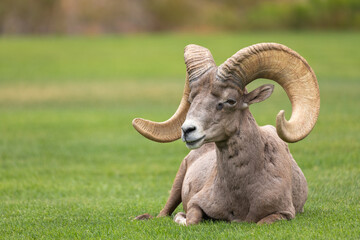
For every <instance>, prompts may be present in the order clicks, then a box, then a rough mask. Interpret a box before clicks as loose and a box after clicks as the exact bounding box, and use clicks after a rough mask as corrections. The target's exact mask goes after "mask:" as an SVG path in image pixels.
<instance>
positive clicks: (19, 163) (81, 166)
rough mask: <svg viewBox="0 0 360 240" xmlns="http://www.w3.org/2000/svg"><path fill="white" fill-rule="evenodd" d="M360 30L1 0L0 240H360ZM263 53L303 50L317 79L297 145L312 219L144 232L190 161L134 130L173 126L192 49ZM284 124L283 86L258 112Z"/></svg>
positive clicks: (108, 4) (232, 9) (231, 13)
mask: <svg viewBox="0 0 360 240" xmlns="http://www.w3.org/2000/svg"><path fill="white" fill-rule="evenodd" d="M359 21H360V17H359V1H355V0H354V1H346V0H323V1H321V0H316V1H314V0H308V1H306V0H302V1H232V0H227V1H222V2H221V3H220V2H217V1H204V0H202V1H188V0H186V1H168V0H157V1H155V0H151V1H141V0H135V1H125V0H121V1H111V0H101V1H100V0H98V1H95V0H88V1H82V0H78V1H75V0H74V1H72V0H36V1H35V0H28V1H21V0H12V1H10V0H2V1H1V2H0V33H1V36H0V239H20V238H21V239H24V238H25V239H49V238H52V239H53V238H55V239H79V238H81V239H89V238H90V239H92V238H95V239H100V238H101V239H103V238H106V239H109V238H110V239H222V238H223V239H238V238H246V239H264V238H269V239H357V238H359V236H360V217H359V216H360V162H359V161H360V151H359V149H360V111H359V106H360V67H359V66H360V46H359V43H360V32H359V27H360V22H359ZM259 42H278V43H282V44H285V45H287V46H288V47H290V48H292V49H294V50H295V51H297V52H298V53H299V54H300V55H302V56H303V57H304V58H305V59H307V61H308V62H309V64H310V65H311V66H312V68H313V69H314V71H315V73H316V75H317V77H318V81H319V86H320V94H321V110H320V116H319V120H318V122H317V125H316V126H315V128H314V130H313V131H312V132H311V134H310V135H309V136H308V137H307V138H306V139H304V140H303V141H300V142H298V143H295V144H290V149H291V152H292V154H293V156H294V158H295V159H296V160H297V162H298V164H299V166H300V167H301V168H302V170H303V172H304V174H305V176H306V178H307V181H308V184H309V197H308V201H307V203H306V205H305V212H304V213H303V214H299V215H297V217H296V218H295V219H294V220H292V221H280V222H277V223H275V224H273V225H271V226H256V225H255V224H247V223H236V224H229V223H225V222H212V221H205V222H203V223H201V224H200V225H198V226H192V227H181V226H178V225H177V224H175V223H174V222H173V221H172V218H163V219H153V220H151V221H145V222H137V221H131V219H132V218H133V217H134V216H136V215H139V214H142V213H145V212H148V213H150V214H152V215H156V214H157V213H158V212H159V211H160V210H161V208H162V207H163V205H164V204H165V201H166V199H167V197H168V193H169V190H170V188H171V185H172V181H173V179H174V176H175V174H176V172H177V169H178V166H179V165H180V162H181V160H182V159H183V158H184V156H185V155H186V154H187V153H188V152H189V150H188V149H187V148H186V147H185V145H184V144H183V143H182V142H181V141H176V142H173V143H168V144H159V143H154V142H151V141H149V140H147V139H145V138H143V137H142V136H141V135H139V134H138V133H137V132H136V131H135V130H134V129H133V128H132V126H131V121H132V119H133V118H135V117H144V118H148V119H152V120H155V121H163V120H166V119H167V118H169V117H170V116H171V115H172V114H173V113H174V111H175V110H176V108H177V106H178V104H179V101H180V99H181V94H182V91H183V85H184V80H185V65H184V61H183V49H184V47H185V46H186V45H187V44H190V43H195V44H199V45H202V46H205V47H207V48H209V49H210V50H211V52H212V54H213V56H214V59H215V61H216V63H217V64H218V65H220V64H221V63H222V62H224V61H225V60H226V59H227V58H228V57H230V56H231V55H232V54H234V53H235V52H236V51H238V50H239V49H241V48H243V47H246V46H249V45H252V44H255V43H259ZM264 82H267V83H268V82H270V81H268V80H258V81H256V82H254V83H252V84H250V86H249V89H253V88H255V87H257V86H259V85H260V84H263V83H264ZM275 85H276V84H275ZM281 109H285V112H286V116H287V117H288V118H289V116H290V112H291V105H290V103H289V101H288V99H287V96H286V94H285V93H284V91H283V90H282V89H281V87H280V86H279V85H276V88H275V91H274V93H273V95H272V96H271V97H270V98H269V99H268V100H267V101H265V102H263V103H259V104H256V105H254V106H251V111H252V113H253V114H254V116H255V119H256V120H257V122H258V124H259V125H265V124H272V125H274V124H275V116H276V114H277V113H278V112H279V110H281ZM179 211H182V207H181V206H180V207H179V208H178V209H177V210H176V212H179Z"/></svg>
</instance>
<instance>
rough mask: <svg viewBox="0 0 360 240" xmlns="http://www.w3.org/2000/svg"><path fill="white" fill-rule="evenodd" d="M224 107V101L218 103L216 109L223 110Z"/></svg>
mask: <svg viewBox="0 0 360 240" xmlns="http://www.w3.org/2000/svg"><path fill="white" fill-rule="evenodd" d="M223 107H224V104H223V103H218V104H217V105H216V110H221V109H223Z"/></svg>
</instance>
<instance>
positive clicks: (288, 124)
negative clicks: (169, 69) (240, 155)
mask: <svg viewBox="0 0 360 240" xmlns="http://www.w3.org/2000/svg"><path fill="white" fill-rule="evenodd" d="M217 78H218V79H219V80H223V81H224V80H233V81H235V82H236V83H237V84H238V85H239V86H240V87H241V88H242V89H244V88H245V86H246V85H247V84H249V83H250V82H252V81H253V80H255V79H257V78H267V79H271V80H274V81H275V82H277V83H278V84H280V85H281V86H282V87H283V88H284V90H285V92H286V94H287V95H288V97H289V99H290V102H291V105H292V114H291V118H290V120H289V121H287V120H286V119H285V116H284V110H281V111H280V112H279V114H278V115H277V118H276V130H277V133H278V135H279V137H280V138H282V139H283V140H284V141H286V142H297V141H299V140H301V139H303V138H305V137H306V136H307V135H308V134H309V133H310V132H311V130H312V129H313V127H314V125H315V123H316V121H317V118H318V115H319V110H320V92H319V86H318V82H317V80H316V76H315V74H314V72H313V70H312V69H311V67H310V66H309V64H308V63H307V62H306V60H305V59H304V58H303V57H301V56H300V55H299V54H298V53H296V52H295V51H293V50H291V49H290V48H288V47H286V46H284V45H281V44H277V43H260V44H255V45H252V46H250V47H247V48H243V49H241V50H240V51H238V52H237V53H235V54H234V55H233V56H232V57H231V58H229V59H228V60H226V61H225V62H224V63H223V64H222V65H221V66H219V68H218V72H217Z"/></svg>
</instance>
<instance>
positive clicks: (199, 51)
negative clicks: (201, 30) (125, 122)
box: [132, 44, 216, 142]
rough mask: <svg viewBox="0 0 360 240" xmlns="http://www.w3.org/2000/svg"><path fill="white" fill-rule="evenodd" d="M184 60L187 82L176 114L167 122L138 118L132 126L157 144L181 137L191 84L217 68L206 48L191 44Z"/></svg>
mask: <svg viewBox="0 0 360 240" xmlns="http://www.w3.org/2000/svg"><path fill="white" fill-rule="evenodd" d="M184 59H185V65H186V71H187V74H186V81H185V88H184V93H183V97H182V99H181V102H180V106H179V107H178V109H177V111H176V112H175V114H174V115H173V116H172V117H171V118H170V119H169V120H167V121H165V122H160V123H158V122H152V121H149V120H145V119H142V118H136V119H134V120H133V122H132V124H133V126H134V128H135V129H136V130H137V131H138V132H139V133H140V134H142V135H143V136H144V137H146V138H148V139H150V140H153V141H156V142H172V141H175V140H177V139H179V138H180V137H181V125H182V124H183V123H184V121H185V118H186V114H187V112H188V110H189V107H190V103H189V102H188V98H189V93H190V87H189V83H190V82H192V81H196V80H197V79H198V78H199V77H200V76H202V75H203V74H204V73H205V72H207V71H208V70H209V69H210V68H212V67H216V65H215V62H214V59H213V58H212V55H211V53H210V51H209V50H208V49H206V48H204V47H201V46H197V45H194V44H190V45H188V46H186V47H185V51H184Z"/></svg>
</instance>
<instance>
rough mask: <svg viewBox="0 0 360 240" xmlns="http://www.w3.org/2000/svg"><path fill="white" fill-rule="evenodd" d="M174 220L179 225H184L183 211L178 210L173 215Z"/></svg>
mask: <svg viewBox="0 0 360 240" xmlns="http://www.w3.org/2000/svg"><path fill="white" fill-rule="evenodd" d="M174 222H176V223H177V224H179V225H183V226H185V225H186V215H185V213H183V212H179V213H177V214H176V215H175V217H174Z"/></svg>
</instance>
